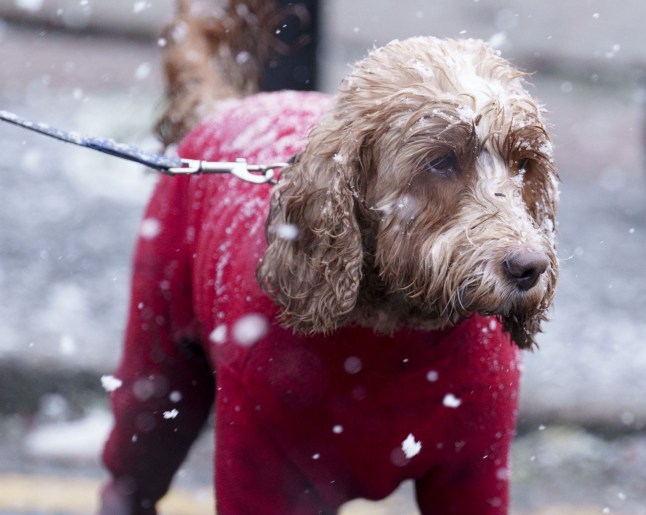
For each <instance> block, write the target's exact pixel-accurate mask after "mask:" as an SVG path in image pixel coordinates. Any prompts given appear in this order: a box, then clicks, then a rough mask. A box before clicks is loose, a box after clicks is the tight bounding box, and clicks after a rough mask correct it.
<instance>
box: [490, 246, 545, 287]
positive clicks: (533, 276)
mask: <svg viewBox="0 0 646 515" xmlns="http://www.w3.org/2000/svg"><path fill="white" fill-rule="evenodd" d="M548 266H549V260H548V259H547V257H546V256H545V255H544V254H541V253H539V252H536V251H533V250H529V249H522V250H514V251H512V252H510V253H509V254H508V255H507V257H506V258H505V259H504V261H503V262H502V267H503V270H504V271H505V274H506V275H507V277H508V278H509V279H511V281H512V282H513V283H514V284H515V285H516V287H517V288H518V289H519V290H522V291H527V290H530V289H532V288H533V287H534V286H536V283H537V282H538V279H539V277H540V276H541V274H542V273H543V272H545V270H547V267H548Z"/></svg>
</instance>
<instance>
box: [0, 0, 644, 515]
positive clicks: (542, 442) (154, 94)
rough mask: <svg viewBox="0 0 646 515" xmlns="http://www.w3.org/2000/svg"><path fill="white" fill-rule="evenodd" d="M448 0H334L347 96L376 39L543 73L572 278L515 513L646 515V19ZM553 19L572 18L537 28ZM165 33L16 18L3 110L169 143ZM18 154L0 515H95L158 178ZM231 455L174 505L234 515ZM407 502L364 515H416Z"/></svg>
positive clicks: (3, 233) (1, 166)
mask: <svg viewBox="0 0 646 515" xmlns="http://www.w3.org/2000/svg"><path fill="white" fill-rule="evenodd" d="M25 2H26V0H23V2H22V3H23V4H25ZM120 2H121V4H123V3H124V2H130V4H131V5H132V6H134V4H137V2H135V1H134V0H133V1H130V0H120ZM12 3H13V2H12ZM19 3H21V2H16V4H19ZM36 3H38V2H36ZM81 3H82V2H81ZM26 4H29V2H26ZM117 4H119V2H116V3H115V4H114V5H117ZM440 4H441V6H442V9H438V10H436V11H434V12H442V17H441V19H442V22H438V21H437V16H434V12H430V10H429V9H427V8H426V7H424V5H425V4H424V3H423V2H419V1H416V0H409V1H408V3H405V7H406V9H400V10H398V11H397V13H394V12H392V11H389V10H388V9H391V7H389V4H388V3H387V2H384V1H381V0H380V1H375V2H374V3H373V4H371V6H372V7H371V9H366V1H364V0H361V1H355V2H353V3H352V4H350V3H349V2H347V3H343V2H341V1H340V0H335V1H330V2H329V9H328V15H327V16H328V21H327V23H326V25H327V26H328V28H327V32H326V34H327V43H326V44H325V45H324V48H323V54H322V62H323V66H324V74H323V75H324V76H325V77H327V81H326V85H325V87H326V89H328V90H330V89H333V87H334V85H335V84H336V82H338V77H340V76H341V75H342V74H343V72H344V70H345V69H347V62H349V61H352V60H354V59H355V58H358V57H360V55H362V54H363V53H364V52H365V50H366V49H367V48H369V47H370V46H371V45H372V41H373V40H377V41H379V42H380V43H382V42H385V41H383V39H384V38H386V39H389V38H390V37H395V36H398V37H405V36H406V35H410V32H411V31H414V33H423V31H424V30H425V27H426V28H428V30H429V31H430V30H432V31H433V33H436V34H440V35H452V36H461V35H463V34H462V32H463V31H466V35H477V36H479V37H485V38H490V37H492V36H496V35H498V36H497V38H498V41H501V42H502V43H501V44H502V50H503V52H504V53H505V55H511V56H512V57H513V59H514V61H515V62H517V63H518V64H520V65H521V66H523V67H524V68H526V69H537V70H538V73H537V74H536V75H535V76H533V77H532V82H533V83H534V85H535V92H536V94H537V95H538V96H539V97H540V98H541V99H542V100H543V101H544V103H545V104H546V105H547V107H548V109H549V110H550V112H551V115H550V119H551V121H552V123H553V124H554V133H555V143H556V145H555V146H556V160H557V164H558V165H559V169H560V171H561V176H562V179H563V184H562V203H561V210H560V234H561V236H560V240H561V243H560V256H561V260H562V279H561V283H560V287H559V292H558V295H557V301H556V306H555V309H554V314H553V320H552V321H551V322H550V323H549V324H548V325H547V326H546V332H545V334H544V335H542V336H541V339H540V343H541V348H540V350H539V351H537V352H536V353H534V354H531V355H530V354H528V355H526V360H525V363H526V366H525V368H526V371H525V378H524V383H523V392H522V403H521V404H522V409H521V425H520V435H519V437H518V438H517V440H516V443H515V447H514V463H513V471H514V476H513V506H514V513H515V514H517V515H530V514H532V515H538V514H540V515H547V514H551V515H561V514H563V515H565V514H574V515H577V514H581V515H583V514H585V515H587V514H593V513H595V514H598V513H613V514H625V515H642V514H646V488H644V485H646V438H645V436H644V429H645V425H646V402H644V394H645V393H646V374H644V372H643V371H644V370H646V345H645V343H646V342H645V337H644V335H645V334H646V327H645V326H646V319H645V318H644V313H645V312H646V274H645V273H644V269H643V263H644V256H646V187H645V186H646V184H645V181H644V171H643V148H642V144H643V131H642V114H643V107H644V105H643V103H644V99H645V98H646V95H645V94H644V90H643V88H642V77H643V68H642V67H643V66H644V63H643V62H642V61H641V58H640V56H639V52H638V51H636V50H634V49H635V48H644V46H643V45H641V43H642V42H643V44H646V41H643V39H646V36H644V34H642V32H643V31H641V32H640V31H637V30H636V29H634V24H631V23H629V22H627V21H626V22H625V23H624V21H625V20H632V22H634V21H635V20H642V19H643V18H644V14H646V7H641V4H636V3H634V2H632V1H631V2H627V3H625V4H622V7H621V9H620V8H619V7H617V8H613V9H610V8H609V7H608V4H604V3H603V2H599V1H597V0H591V1H590V2H587V3H586V5H585V6H584V7H582V6H581V5H580V4H579V5H578V7H577V8H576V9H575V8H574V7H572V5H574V4H567V6H565V5H562V3H559V4H558V7H556V3H555V2H554V1H553V0H550V1H547V2H544V3H542V4H541V7H538V6H535V5H532V6H531V7H529V6H530V3H523V2H521V3H519V4H518V5H516V4H512V3H511V2H496V1H493V0H491V1H486V0H480V1H474V2H467V3H455V2H448V1H444V0H442V1H441V2H438V5H440ZM467 4H469V6H471V7H470V8H467V7H469V6H467ZM471 4H473V5H471ZM501 4H504V5H501ZM34 5H35V4H34ZM48 5H49V4H48ZM165 5H168V2H166V3H165ZM402 5H404V4H402ZM360 6H363V9H364V11H362V10H361V7H360ZM460 6H461V7H460ZM465 6H467V7H465ZM1 7H2V2H0V8H1ZM550 9H552V10H554V12H556V10H558V9H563V11H562V16H563V18H564V19H566V20H567V22H566V23H565V24H564V23H561V24H559V23H557V22H558V20H556V21H554V22H553V23H552V24H547V23H546V22H545V21H541V22H540V23H537V22H531V20H532V19H533V20H539V19H540V20H546V19H548V17H547V14H551V13H549V12H548V11H549V10H550ZM631 9H633V10H634V11H630V10H631ZM404 10H405V11H406V12H408V13H409V15H408V17H406V16H404V15H403V14H402V12H400V11H404ZM615 11H616V12H615ZM143 12H144V13H145V10H144V11H143ZM364 12H370V16H363V13H364ZM389 13H392V14H391V16H390V17H388V15H389ZM420 13H421V14H420ZM546 13H547V14H546ZM126 14H128V12H127V13H126ZM476 14H477V15H476ZM595 14H596V15H598V16H596V17H595ZM577 16H578V18H577ZM156 19H159V18H156ZM549 19H552V18H549ZM386 21H387V22H388V23H386ZM530 22H531V23H530ZM577 22H578V23H577ZM595 24H596V25H595ZM145 26H146V25H145V24H144V25H141V27H145ZM138 27H139V26H138ZM380 28H381V29H382V30H380ZM133 30H134V29H133ZM136 30H144V29H142V28H138V29H136ZM150 33H151V34H152V31H151V32H150ZM499 34H503V36H504V38H502V36H500V35H499ZM568 34H569V36H570V37H571V38H573V37H574V36H575V35H576V38H574V39H571V41H572V43H571V45H568V44H567V43H564V41H567V37H568ZM501 38H502V39H501ZM640 38H642V39H640ZM155 41H156V38H155V37H152V36H150V37H149V38H148V39H146V38H144V37H142V38H139V39H129V38H124V37H112V36H110V35H109V34H107V33H106V34H103V35H97V34H96V33H94V34H93V33H89V34H88V33H83V32H81V33H70V32H59V31H56V30H53V29H51V28H43V27H42V26H24V27H21V26H19V25H16V24H12V23H0V62H2V63H3V65H2V67H0V109H6V110H9V111H15V112H17V113H20V114H21V115H23V116H25V117H28V118H31V119H35V120H40V121H43V122H47V123H49V124H51V125H56V126H60V127H61V128H66V129H70V130H77V131H79V132H82V133H84V134H91V135H102V136H108V137H112V138H115V139H118V140H121V141H124V142H128V143H132V144H138V145H141V146H144V147H146V148H149V149H154V148H155V142H154V141H153V140H152V139H151V137H150V135H149V128H150V126H151V125H152V120H153V119H154V117H155V113H156V112H158V110H159V102H160V100H159V99H160V98H161V89H162V87H161V82H160V79H159V76H160V72H159V59H158V48H157V47H156V44H155ZM617 45H618V46H619V49H617V48H616V46H617ZM640 45H641V46H640ZM532 49H539V50H535V51H533V50H532ZM0 155H2V156H3V159H2V162H0V196H1V197H0V198H1V200H2V202H1V204H2V209H1V210H0V298H2V299H10V302H9V301H7V302H3V303H2V304H0V514H13V513H34V514H35V513H43V514H44V513H47V514H51V513H60V514H74V513H90V512H91V511H92V503H93V502H94V499H95V496H96V488H97V485H98V483H99V482H100V481H101V480H102V478H103V477H104V476H103V472H102V471H101V469H100V467H99V464H98V453H99V451H100V447H101V443H102V441H103V438H104V435H105V432H106V431H107V428H108V426H109V423H110V419H109V415H108V413H107V411H106V400H105V393H104V392H103V391H102V388H101V384H100V380H99V379H100V376H101V375H104V374H109V373H110V372H111V371H112V369H113V367H114V364H115V362H116V359H117V356H118V353H119V348H120V339H121V333H122V324H123V319H124V314H125V303H126V297H127V288H128V274H129V272H128V270H129V259H130V252H131V250H130V249H131V246H132V244H133V242H134V238H135V236H136V232H137V228H138V221H139V218H140V215H141V210H142V208H143V205H144V202H145V200H146V197H147V195H148V193H149V191H150V188H151V186H152V184H153V183H154V177H153V176H152V175H149V174H146V173H144V172H143V171H142V170H141V169H140V168H139V167H137V166H134V165H130V164H127V163H124V162H120V161H117V160H114V159H111V158H109V157H106V156H101V155H97V154H95V153H92V152H90V151H87V150H83V149H78V148H75V147H71V146H69V145H64V144H61V143H56V142H51V141H47V140H45V139H44V138H42V137H39V136H37V135H34V134H31V133H28V132H25V131H21V130H19V129H17V128H13V127H8V126H0ZM211 452H212V443H211V435H210V433H206V434H205V435H204V436H203V438H202V439H201V440H200V442H199V444H198V446H197V447H196V449H195V450H194V452H193V454H192V456H191V458H190V460H189V461H188V462H187V463H186V464H185V466H184V467H183V469H182V472H181V473H180V474H179V477H178V479H177V487H178V491H177V493H176V494H175V495H176V496H175V497H174V500H169V503H168V505H167V506H166V508H165V509H164V511H163V512H162V513H182V514H189V513H212V508H211V493H210V484H211V461H212V459H211ZM407 488H408V487H405V488H404V489H403V490H402V491H400V492H399V493H398V494H397V495H396V496H395V497H394V498H393V499H390V500H388V501H386V502H385V503H380V504H378V505H374V506H372V505H371V506H368V505H366V504H361V505H354V506H353V507H351V508H349V511H348V512H347V514H345V515H348V514H355V515H356V514H368V513H372V514H379V513H381V514H390V513H397V514H407V513H414V511H413V508H412V503H411V496H410V490H409V489H407ZM36 494H37V495H36ZM191 510H194V511H191Z"/></svg>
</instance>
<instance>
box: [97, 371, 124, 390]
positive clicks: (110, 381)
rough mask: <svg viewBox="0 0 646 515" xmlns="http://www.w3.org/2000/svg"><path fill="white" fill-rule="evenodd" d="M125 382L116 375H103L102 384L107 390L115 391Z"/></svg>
mask: <svg viewBox="0 0 646 515" xmlns="http://www.w3.org/2000/svg"><path fill="white" fill-rule="evenodd" d="M122 384H123V381H121V379H117V378H116V377H114V376H109V375H106V376H101V386H103V389H104V390H105V391H106V392H114V391H115V390H116V389H117V388H120V387H121V385H122Z"/></svg>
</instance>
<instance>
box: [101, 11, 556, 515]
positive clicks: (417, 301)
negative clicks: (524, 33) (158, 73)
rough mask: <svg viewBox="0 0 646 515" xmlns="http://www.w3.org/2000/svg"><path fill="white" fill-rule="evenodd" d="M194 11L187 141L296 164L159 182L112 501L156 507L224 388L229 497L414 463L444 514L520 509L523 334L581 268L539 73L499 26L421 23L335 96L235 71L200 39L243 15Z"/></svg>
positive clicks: (354, 484)
mask: <svg viewBox="0 0 646 515" xmlns="http://www.w3.org/2000/svg"><path fill="white" fill-rule="evenodd" d="M235 3H236V2H232V3H231V4H235ZM246 3H249V2H246ZM249 4H250V3H249ZM250 5H251V4H250ZM187 13H188V11H186V12H185V13H184V14H183V15H182V16H180V23H181V24H180V25H177V24H176V25H174V28H175V30H177V27H178V26H181V27H183V30H184V31H185V34H184V36H185V37H182V38H176V40H175V41H169V43H168V46H169V48H168V49H167V52H168V53H167V56H168V55H170V56H171V61H172V62H171V63H170V66H171V68H173V67H174V68H173V69H174V70H176V71H178V70H179V71H178V73H175V75H174V76H175V78H176V80H179V82H180V83H181V84H180V85H179V86H178V87H176V91H179V92H180V94H177V95H175V99H176V100H177V102H179V104H176V105H175V106H171V108H169V111H168V112H167V113H166V116H165V120H164V121H162V123H161V124H160V127H162V130H161V132H162V133H165V134H166V135H167V136H168V139H169V140H170V139H172V138H173V137H178V136H179V135H181V134H183V133H184V132H186V131H189V130H190V131H189V133H188V135H186V136H185V137H184V139H183V141H182V143H181V144H180V146H179V153H180V155H182V156H184V157H187V158H194V159H204V160H217V161H228V160H235V159H236V158H238V157H244V158H246V159H247V160H248V161H249V162H257V163H265V164H268V163H274V162H277V161H278V162H282V161H289V165H288V166H286V167H285V168H284V169H283V171H282V173H281V175H280V178H279V181H278V185H277V186H276V188H274V189H273V190H272V188H271V187H269V186H267V185H256V184H248V183H245V182H242V181H240V180H239V179H237V178H236V177H222V176H214V175H201V176H190V177H189V176H182V177H163V178H161V179H160V180H159V182H158V184H157V186H156V189H155V192H154V194H153V196H152V199H151V201H150V203H149V205H148V208H147V211H146V214H145V216H144V221H143V222H142V226H141V231H140V236H139V240H138V243H137V248H136V251H135V256H134V261H133V282H132V294H131V299H132V300H131V307H130V311H129V321H128V326H127V330H126V341H125V349H124V354H123V357H122V360H121V363H120V365H119V368H118V369H117V371H116V372H115V376H116V377H117V378H118V379H119V380H120V381H121V386H120V387H119V388H117V389H116V390H115V391H114V392H112V394H111V400H112V406H113V410H114V414H115V425H114V428H113V430H112V432H111V434H110V437H109V439H108V441H107V443H106V446H105V449H104V453H103V460H104V462H105V464H106V466H107V468H108V470H109V471H110V473H111V479H110V481H109V482H108V483H107V484H106V485H105V487H104V489H103V493H102V513H117V514H120V513H129V514H130V513H136V514H153V513H156V511H155V510H156V508H155V505H156V503H157V501H158V500H159V499H160V498H161V497H162V496H163V495H164V494H165V493H166V491H167V490H168V488H169V485H170V482H171V480H172V477H173V474H174V473H175V471H176V470H177V468H178V467H179V466H180V464H181V463H182V461H183V459H184V458H185V456H186V454H187V452H188V450H189V448H190V446H191V443H192V442H193V441H194V439H195V438H196V437H197V435H198V433H199V432H200V430H201V429H202V427H203V426H204V424H205V422H206V420H207V418H208V416H209V413H210V411H211V409H212V408H213V407H214V411H215V439H216V453H215V492H216V508H217V513H219V514H222V515H265V514H266V515H309V514H333V513H337V511H338V509H339V508H340V507H341V506H342V505H343V504H344V503H345V502H347V501H349V500H351V499H355V498H359V497H361V498H367V499H381V498H383V497H385V496H387V495H388V494H390V493H391V492H392V491H393V490H394V489H395V488H396V487H397V486H398V485H399V484H400V483H401V482H402V481H405V480H413V481H414V484H415V490H416V501H417V505H418V507H419V510H420V512H421V513H423V514H431V513H432V514H434V515H444V514H458V515H501V514H505V513H507V510H508V490H509V463H508V461H509V448H510V445H511V441H512V438H513V434H514V428H515V422H516V415H517V402H518V383H519V376H520V368H521V361H520V350H519V349H526V348H531V347H533V346H534V344H535V335H536V333H537V332H538V331H540V327H541V323H542V322H543V321H544V320H545V319H546V312H547V310H548V308H549V306H550V304H551V301H552V298H553V295H554V289H555V285H556V282H557V276H558V261H557V256H556V243H555V241H556V237H555V233H556V223H555V216H556V207H557V201H558V187H557V185H558V176H557V172H556V169H555V166H554V163H553V159H552V152H551V148H552V147H551V143H550V137H549V133H548V130H547V128H546V123H545V121H544V113H543V109H542V107H541V106H540V105H539V104H538V103H537V101H536V100H535V99H534V98H533V97H532V96H531V95H530V94H529V93H528V92H527V90H526V88H525V83H524V80H525V76H524V74H523V73H521V72H519V71H518V70H516V69H515V68H513V67H512V66H511V65H510V64H509V62H507V61H506V60H504V59H503V58H502V57H500V55H499V53H498V52H497V51H495V50H494V49H492V48H491V47H489V46H488V45H487V44H485V43H483V42H481V41H476V40H441V39H436V38H433V37H417V38H412V39H408V40H404V41H392V42H391V43H389V44H387V45H385V46H384V47H381V48H378V49H375V50H373V51H372V52H371V53H370V54H369V55H368V56H367V57H366V58H364V59H363V60H361V61H359V62H358V63H357V64H355V65H354V67H353V69H352V72H351V73H350V74H349V75H348V77H346V78H345V79H344V80H343V82H342V84H341V86H340V88H339V91H338V93H337V95H336V96H335V97H330V96H327V95H324V94H321V93H313V92H310V93H306V92H293V91H282V92H276V93H257V94H251V95H249V94H244V92H243V91H242V89H240V88H238V89H236V87H235V85H234V84H232V83H231V82H229V83H227V84H226V85H225V87H223V88H222V89H216V90H213V88H211V87H210V86H212V85H214V84H218V83H219V82H223V81H224V82H225V79H224V78H223V77H222V75H217V74H218V73H221V69H220V72H219V71H218V69H217V66H218V65H217V60H216V61H215V62H216V64H215V65H214V64H213V61H211V60H210V59H211V56H212V55H213V54H214V53H215V52H214V48H217V45H215V46H213V45H211V44H206V40H205V39H200V38H205V37H207V36H205V34H207V35H211V36H209V37H212V35H213V34H217V35H218V36H217V37H212V39H211V42H213V41H217V43H218V44H222V41H224V40H225V39H226V38H224V39H223V38H222V37H221V36H222V35H223V34H224V35H226V33H227V30H225V29H223V28H222V27H223V25H222V24H223V23H225V22H224V21H223V17H222V16H220V17H212V18H211V19H210V21H208V23H209V24H210V25H209V27H210V28H209V31H206V30H205V29H204V24H205V23H207V22H206V21H205V20H206V18H205V17H202V18H199V17H195V16H194V17H191V15H190V13H188V14H187ZM238 14H239V13H238ZM229 15H230V16H232V17H235V12H231V13H229ZM224 19H226V17H224ZM213 27H215V28H213ZM186 31H188V32H187V33H186ZM241 39H242V40H244V38H241ZM186 45H188V47H189V48H188V49H187V47H186ZM188 50H191V51H192V52H193V53H192V54H191V55H190V56H189V57H187V52H188ZM229 54H230V55H232V56H234V54H235V52H233V53H231V52H229ZM218 55H220V58H221V56H222V53H219V54H218ZM195 63H198V65H197V66H198V67H197V68H196V64H195ZM183 67H185V68H186V69H187V70H189V71H188V72H186V73H183V72H182V73H180V72H181V70H182V69H183ZM191 70H192V71H191ZM171 75H172V74H171ZM201 75H204V76H205V78H203V79H201V78H200V76H201ZM177 77H180V79H177ZM182 77H183V79H182ZM187 78H188V79H187ZM182 81H183V82H182ZM189 83H191V84H193V86H195V87H197V91H199V94H198V95H197V96H194V97H192V100H191V101H188V102H187V101H186V98H184V96H183V94H186V95H189V94H191V93H190V91H189V90H190V88H188V87H187V84H189ZM205 84H206V85H207V86H209V87H204V88H202V86H204V85H205ZM182 92H183V93H182ZM199 97H203V98H202V99H201V100H200V98H199ZM198 105H199V106H202V107H204V106H206V108H204V109H203V111H204V110H205V109H206V110H210V111H209V114H208V116H206V118H205V120H204V121H203V122H202V123H201V124H198V125H197V126H196V127H194V128H193V127H192V128H190V129H189V127H188V126H187V125H188V124H187V120H188V121H189V122H191V123H193V121H195V119H196V118H199V117H200V116H201V115H200V114H199V113H198V114H196V112H198V111H199V110H200V109H197V108H196V106H198Z"/></svg>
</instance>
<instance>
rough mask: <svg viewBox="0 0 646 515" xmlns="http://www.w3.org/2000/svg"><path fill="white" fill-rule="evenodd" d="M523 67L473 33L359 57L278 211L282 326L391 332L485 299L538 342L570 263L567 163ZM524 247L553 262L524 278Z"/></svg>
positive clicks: (449, 318) (429, 323)
mask: <svg viewBox="0 0 646 515" xmlns="http://www.w3.org/2000/svg"><path fill="white" fill-rule="evenodd" d="M522 79H523V75H522V74H521V73H520V72H518V71H517V70H515V69H514V68H512V67H511V66H510V65H509V63H508V62H507V61H505V60H504V59H502V58H501V57H499V55H498V54H497V53H496V52H495V51H494V50H493V49H492V48H490V47H489V46H488V45H486V44H483V43H482V42H479V41H474V40H467V41H452V40H439V39H435V38H414V39H410V40H406V41H402V42H392V43H390V44H388V45H386V46H385V47H383V48H381V49H378V50H375V51H374V52H372V53H371V54H370V55H369V56H368V57H367V58H366V59H364V60H363V61H361V62H359V63H358V64H357V65H356V66H355V67H354V70H353V71H352V73H351V74H350V75H349V76H348V77H347V78H346V79H345V80H344V81H343V83H342V85H341V88H340V90H339V93H338V97H337V99H336V102H335V104H334V107H333V109H332V110H331V112H330V113H329V114H328V115H327V117H326V118H325V119H324V120H323V121H322V122H321V123H320V124H319V125H317V126H316V127H314V129H313V130H312V132H311V134H310V135H309V140H308V143H307V146H306V148H305V150H304V151H303V152H302V153H301V154H300V155H299V156H298V159H297V161H296V163H295V164H294V165H293V166H291V167H290V168H288V169H287V170H286V171H285V173H284V175H283V181H282V183H281V185H280V187H279V188H278V192H277V195H276V197H275V199H274V202H273V206H272V210H271V214H270V217H269V220H268V225H267V238H268V241H269V248H268V250H267V252H266V254H265V257H264V259H263V261H262V263H261V265H260V267H259V269H258V278H259V281H260V282H261V284H262V285H263V287H264V289H265V290H266V291H267V293H268V294H269V295H271V296H272V297H273V298H274V299H275V300H276V302H278V304H279V305H281V306H282V308H283V311H282V320H283V321H284V323H286V324H287V325H289V326H291V327H293V328H295V329H296V330H299V331H315V332H317V331H323V332H326V331H332V330H333V329H335V328H336V327H338V326H339V325H342V324H346V323H348V322H352V321H354V322H358V323H360V324H362V325H369V326H373V327H376V328H377V329H378V330H382V331H391V330H393V329H395V328H396V327H398V326H401V325H413V326H423V327H428V328H441V327H444V326H446V325H448V324H451V323H455V322H456V321H457V320H459V318H460V317H463V316H468V314H469V313H471V312H479V313H485V314H498V315H500V316H501V317H502V319H503V321H504V324H505V326H506V328H507V329H508V330H509V331H510V332H511V334H512V336H513V338H514V340H515V341H516V342H517V343H518V345H519V346H521V347H529V346H531V345H532V344H533V342H534V335H535V333H536V332H537V331H539V328H540V322H541V321H542V320H544V319H545V311H546V309H547V308H548V306H549V305H550V303H551V300H552V297H553V294H554V286H555V283H556V279H557V274H558V262H557V258H556V252H555V243H554V227H555V221H554V219H555V210H556V203H557V188H556V180H557V176H556V172H555V169H554V166H553V162H552V158H551V144H550V139H549V135H548V132H547V129H546V127H545V124H544V122H543V120H542V113H541V108H540V106H539V105H538V104H537V103H536V101H535V100H534V99H533V98H532V97H531V96H530V95H529V94H528V93H527V91H526V90H525V89H524V87H523V80H522ZM281 224H290V225H294V226H295V227H297V228H298V230H299V236H298V238H297V239H295V240H293V241H291V240H285V239H282V238H280V237H278V236H277V232H276V230H275V229H276V227H277V226H280V225H281ZM514 252H521V253H523V252H531V253H536V254H538V255H540V256H542V257H543V256H544V259H547V261H548V264H547V267H546V270H545V272H544V273H542V274H541V275H540V277H539V279H538V281H537V283H536V285H535V286H533V287H532V288H530V289H528V290H527V291H523V290H520V289H519V288H517V286H516V285H515V284H514V283H513V281H510V280H509V277H507V276H506V274H505V272H504V270H503V262H504V260H505V259H506V258H507V256H509V255H510V253H514Z"/></svg>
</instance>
